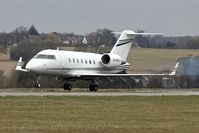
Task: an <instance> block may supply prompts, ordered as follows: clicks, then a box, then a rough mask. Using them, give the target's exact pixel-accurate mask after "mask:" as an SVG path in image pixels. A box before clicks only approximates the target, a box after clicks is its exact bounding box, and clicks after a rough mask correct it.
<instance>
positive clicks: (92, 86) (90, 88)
mask: <svg viewBox="0 0 199 133" xmlns="http://www.w3.org/2000/svg"><path fill="white" fill-rule="evenodd" d="M89 90H90V92H97V90H98V88H97V85H90V86H89Z"/></svg>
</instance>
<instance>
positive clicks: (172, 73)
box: [169, 62, 180, 76]
mask: <svg viewBox="0 0 199 133" xmlns="http://www.w3.org/2000/svg"><path fill="white" fill-rule="evenodd" d="M179 64H180V63H179V62H177V63H176V65H175V67H174V69H173V71H172V72H171V73H170V74H169V75H170V76H175V75H176V71H177V68H178V66H179Z"/></svg>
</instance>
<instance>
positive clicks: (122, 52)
mask: <svg viewBox="0 0 199 133" xmlns="http://www.w3.org/2000/svg"><path fill="white" fill-rule="evenodd" d="M136 35H163V34H162V33H135V32H134V31H130V30H124V31H123V32H122V33H121V35H120V37H119V39H118V40H117V42H116V44H115V46H114V47H113V49H112V50H111V52H110V54H116V55H119V56H120V57H121V58H122V60H123V61H126V58H127V56H128V54H129V50H130V48H131V45H132V42H133V39H134V36H136Z"/></svg>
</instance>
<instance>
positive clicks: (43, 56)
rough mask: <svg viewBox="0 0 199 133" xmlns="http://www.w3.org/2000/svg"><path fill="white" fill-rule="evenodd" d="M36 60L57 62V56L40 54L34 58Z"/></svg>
mask: <svg viewBox="0 0 199 133" xmlns="http://www.w3.org/2000/svg"><path fill="white" fill-rule="evenodd" d="M34 58H35V59H50V60H56V57H55V55H47V54H38V55H36V56H35V57H34Z"/></svg>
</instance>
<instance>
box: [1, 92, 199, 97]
mask: <svg viewBox="0 0 199 133" xmlns="http://www.w3.org/2000/svg"><path fill="white" fill-rule="evenodd" d="M193 95H196V96H199V91H175V92H174V91H169V92H96V93H93V92H0V96H39V97H42V96H193Z"/></svg>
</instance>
